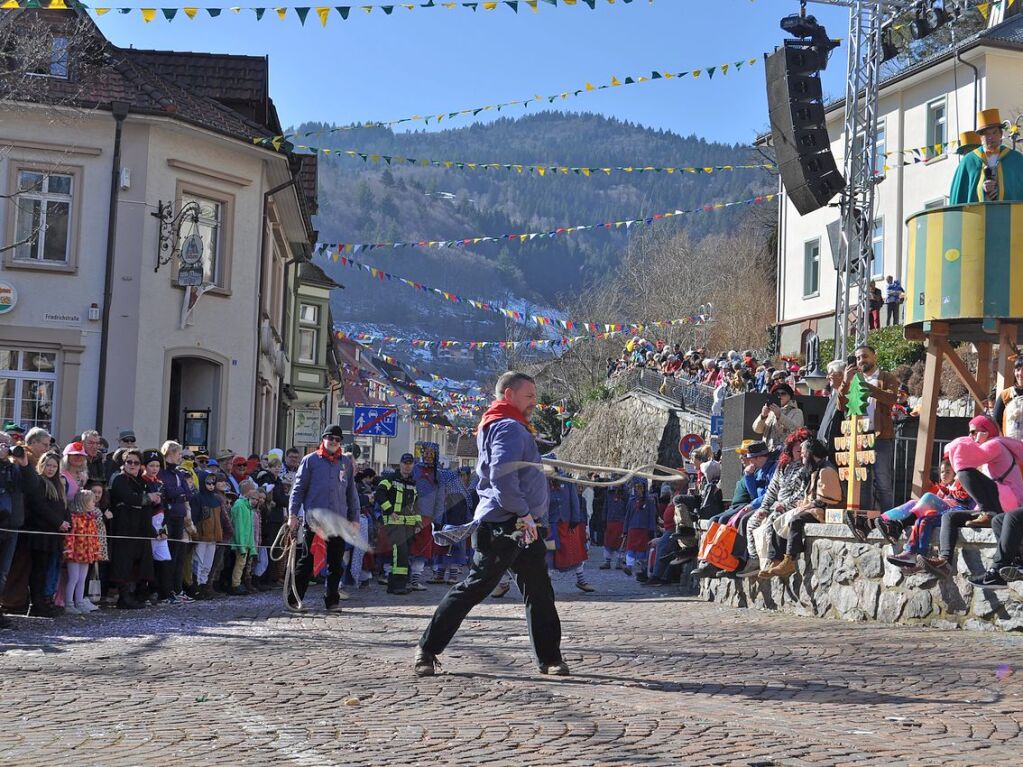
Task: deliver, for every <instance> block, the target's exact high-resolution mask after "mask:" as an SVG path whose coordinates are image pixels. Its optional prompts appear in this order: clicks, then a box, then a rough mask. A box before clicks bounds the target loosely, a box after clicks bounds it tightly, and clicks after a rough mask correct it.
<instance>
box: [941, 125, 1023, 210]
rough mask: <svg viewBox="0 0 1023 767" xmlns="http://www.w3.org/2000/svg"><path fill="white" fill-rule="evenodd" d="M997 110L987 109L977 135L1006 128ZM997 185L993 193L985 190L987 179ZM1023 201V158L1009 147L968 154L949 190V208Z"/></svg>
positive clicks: (976, 150)
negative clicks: (980, 203)
mask: <svg viewBox="0 0 1023 767" xmlns="http://www.w3.org/2000/svg"><path fill="white" fill-rule="evenodd" d="M1003 126H1004V123H1003V122H1002V118H1001V115H1000V113H999V111H998V110H997V109H985V110H984V111H982V112H980V113H979V114H978V115H977V132H978V133H982V132H983V131H984V130H985V129H988V128H1002V127H1003ZM989 179H990V180H994V181H995V182H997V189H995V191H994V192H993V193H990V194H989V193H987V192H985V190H984V182H985V181H986V180H989ZM1021 200H1023V155H1020V153H1019V152H1016V151H1015V150H1013V149H1010V148H1008V147H1001V148H1000V149H999V150H998V151H997V152H990V153H989V152H987V151H986V150H985V149H984V147H983V146H980V147H978V148H976V149H974V150H973V151H971V152H970V153H969V154H966V155H965V156H964V157H963V159H962V160H961V161H960V163H959V167H958V168H957V169H956V172H955V176H953V178H952V187H951V189H950V190H949V205H965V204H967V203H975V202H1004V201H1017V202H1018V201H1021Z"/></svg>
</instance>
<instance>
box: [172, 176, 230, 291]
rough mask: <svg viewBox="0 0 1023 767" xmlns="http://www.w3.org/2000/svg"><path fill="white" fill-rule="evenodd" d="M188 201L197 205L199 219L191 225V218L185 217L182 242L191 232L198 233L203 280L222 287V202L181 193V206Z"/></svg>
mask: <svg viewBox="0 0 1023 767" xmlns="http://www.w3.org/2000/svg"><path fill="white" fill-rule="evenodd" d="M190 202H194V203H195V204H196V205H198V206H199V220H198V222H197V223H196V224H195V226H194V227H193V226H192V223H191V220H190V219H189V218H186V220H185V224H184V225H183V226H182V227H181V238H182V242H183V241H184V238H185V237H188V236H189V235H191V234H198V235H199V237H201V238H202V279H203V282H208V283H211V284H213V285H217V286H220V287H223V286H224V282H223V281H224V264H223V228H224V203H223V202H221V201H220V200H212V199H210V198H208V197H200V196H199V195H195V194H188V193H186V194H182V195H181V206H182V207H184V206H185V205H187V204H188V203H190Z"/></svg>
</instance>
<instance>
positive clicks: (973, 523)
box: [963, 511, 994, 527]
mask: <svg viewBox="0 0 1023 767" xmlns="http://www.w3.org/2000/svg"><path fill="white" fill-rule="evenodd" d="M993 516H994V514H988V513H987V512H986V511H983V512H981V513H980V514H978V515H977V516H975V517H974V518H973V519H971V520H970V521H969V522H967V523H966V524H965V525H963V527H990V526H991V518H992V517H993Z"/></svg>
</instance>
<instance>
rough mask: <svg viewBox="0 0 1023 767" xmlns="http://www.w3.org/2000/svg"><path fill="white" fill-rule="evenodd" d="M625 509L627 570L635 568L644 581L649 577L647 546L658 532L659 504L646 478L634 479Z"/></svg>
mask: <svg viewBox="0 0 1023 767" xmlns="http://www.w3.org/2000/svg"><path fill="white" fill-rule="evenodd" d="M625 510H626V511H625V514H626V516H625V552H626V553H625V572H626V574H627V575H631V574H632V570H633V568H635V570H636V580H638V581H640V582H641V583H642V582H643V581H645V580H646V579H647V547H648V546H649V545H650V541H652V540H653V538H654V535H656V533H657V504H656V503H655V501H654V497H653V496H652V495H650V493H648V492H647V484H646V480H645V479H636V480H634V481H633V483H632V492H631V493H629V497H628V498H627V499H626V501H625Z"/></svg>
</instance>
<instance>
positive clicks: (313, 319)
mask: <svg viewBox="0 0 1023 767" xmlns="http://www.w3.org/2000/svg"><path fill="white" fill-rule="evenodd" d="M298 322H299V327H298V361H299V362H304V363H305V364H307V365H315V364H316V358H317V353H318V350H319V345H320V307H319V306H317V305H316V304H299V307H298Z"/></svg>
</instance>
